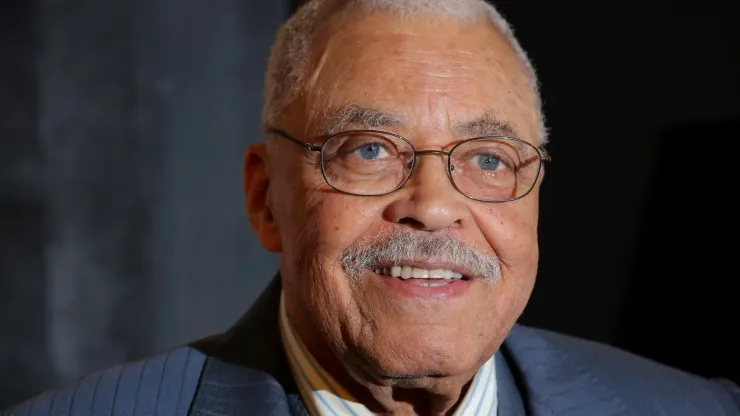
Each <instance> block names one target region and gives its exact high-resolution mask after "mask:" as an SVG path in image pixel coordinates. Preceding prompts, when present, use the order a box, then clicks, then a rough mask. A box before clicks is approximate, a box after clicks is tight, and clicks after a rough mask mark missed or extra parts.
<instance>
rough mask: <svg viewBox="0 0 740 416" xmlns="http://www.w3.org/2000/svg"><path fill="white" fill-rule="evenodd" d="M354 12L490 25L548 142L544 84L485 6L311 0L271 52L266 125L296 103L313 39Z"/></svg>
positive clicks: (467, 1)
mask: <svg viewBox="0 0 740 416" xmlns="http://www.w3.org/2000/svg"><path fill="white" fill-rule="evenodd" d="M345 9H352V10H358V11H360V12H364V13H388V14H391V15H393V16H397V17H400V18H404V19H412V18H414V17H417V16H419V15H434V16H441V17H445V18H449V19H453V20H457V21H461V22H479V21H486V20H487V21H488V22H489V23H491V24H492V25H493V27H494V28H495V29H496V30H498V31H499V32H500V33H501V34H502V35H503V36H504V38H505V39H506V40H507V41H508V43H509V44H510V45H511V47H512V48H513V49H514V51H515V53H516V54H517V56H518V57H519V59H520V61H521V62H522V64H523V65H524V69H525V71H526V75H527V77H528V78H529V80H530V85H531V87H532V90H533V93H534V97H535V106H536V108H535V111H536V113H537V118H538V120H539V124H540V126H539V136H540V137H539V138H538V139H539V145H544V144H545V143H546V142H547V128H546V126H545V117H544V113H543V111H542V99H541V97H540V91H539V83H538V80H537V74H536V72H535V70H534V67H533V65H532V63H531V61H530V59H529V57H528V56H527V54H526V52H525V51H524V49H523V48H522V47H521V45H520V44H519V41H518V40H517V39H516V37H515V36H514V32H513V30H512V28H511V26H510V25H509V23H508V22H507V21H506V19H504V18H503V16H501V14H500V13H499V12H498V10H496V8H495V7H494V6H492V5H491V4H489V3H487V2H486V1H484V0H311V1H308V2H307V3H306V4H304V5H303V6H301V7H300V8H299V9H298V11H297V12H296V13H295V14H294V15H293V16H292V17H291V18H290V19H288V21H287V22H285V23H284V24H283V25H282V26H281V27H280V29H279V30H278V33H277V38H276V40H275V43H274V44H273V46H272V51H271V53H270V58H269V61H268V65H267V73H266V76H265V103H264V108H263V113H262V122H263V124H265V125H267V124H272V125H276V124H278V123H279V121H280V117H281V115H282V112H283V111H284V109H285V108H286V107H287V106H288V104H290V103H291V102H292V101H294V100H295V99H296V97H297V96H298V94H299V91H300V89H301V87H302V83H303V81H304V78H305V76H306V73H307V72H308V70H309V68H308V60H309V59H308V57H309V46H310V44H311V42H312V40H313V36H314V34H315V33H316V32H317V31H318V30H319V29H320V28H321V27H322V25H323V24H324V23H325V22H326V21H328V20H329V17H331V16H332V15H333V14H335V13H337V12H339V11H341V10H345Z"/></svg>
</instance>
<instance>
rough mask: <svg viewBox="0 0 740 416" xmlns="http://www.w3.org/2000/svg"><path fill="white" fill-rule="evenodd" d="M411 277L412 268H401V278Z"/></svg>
mask: <svg viewBox="0 0 740 416" xmlns="http://www.w3.org/2000/svg"><path fill="white" fill-rule="evenodd" d="M410 277H411V266H403V267H402V268H401V278H402V279H408V278H410Z"/></svg>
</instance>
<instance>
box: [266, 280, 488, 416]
mask: <svg viewBox="0 0 740 416" xmlns="http://www.w3.org/2000/svg"><path fill="white" fill-rule="evenodd" d="M279 322H280V336H281V338H282V341H283V348H285V353H286V355H287V357H288V363H289V365H290V370H291V372H292V373H293V378H295V381H296V384H297V385H298V391H299V392H300V394H301V398H302V399H303V403H304V404H305V405H306V407H307V409H308V412H309V414H310V415H311V416H342V415H348V416H371V415H373V413H372V412H370V411H369V410H368V409H367V408H366V407H365V406H364V405H362V404H361V403H359V402H358V401H357V400H356V399H355V398H354V397H352V395H351V394H350V393H349V392H348V391H347V390H346V389H345V388H344V387H342V386H341V385H340V384H339V383H338V382H337V381H336V380H334V378H333V377H332V376H331V375H329V373H327V372H326V370H324V369H323V368H322V367H321V365H319V363H318V362H317V361H316V359H315V358H314V357H313V356H312V355H311V353H310V352H309V351H308V349H307V348H306V346H305V345H304V344H303V342H302V341H301V340H300V338H298V335H297V334H296V332H295V330H294V329H293V327H292V325H291V323H290V320H289V319H288V313H287V312H286V309H285V303H284V301H283V295H282V294H281V295H280V319H279ZM497 408H498V398H497V386H496V363H495V360H494V357H491V359H489V360H488V361H486V363H485V364H483V366H482V367H481V368H480V370H478V373H476V375H475V378H474V379H473V382H472V383H471V385H470V388H469V389H468V392H467V393H466V395H465V398H463V400H462V402H461V403H460V406H459V407H458V409H457V410H456V411H455V413H454V414H453V416H483V415H486V416H488V415H491V416H496V414H497Z"/></svg>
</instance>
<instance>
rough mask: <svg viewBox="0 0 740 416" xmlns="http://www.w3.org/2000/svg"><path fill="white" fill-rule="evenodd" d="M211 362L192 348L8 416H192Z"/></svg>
mask: <svg viewBox="0 0 740 416" xmlns="http://www.w3.org/2000/svg"><path fill="white" fill-rule="evenodd" d="M205 363H206V356H205V355H203V354H202V353H200V352H198V351H197V350H195V349H193V348H189V347H183V348H178V349H175V350H173V351H170V352H168V353H165V354H162V355H159V356H156V357H152V358H149V359H146V360H142V361H138V362H133V363H130V364H125V365H122V366H118V367H113V368H110V369H107V370H104V371H101V372H98V373H95V374H91V375H89V376H86V377H83V378H81V379H79V380H77V381H76V382H74V383H71V384H70V385H68V386H66V387H63V388H60V389H57V390H52V391H48V392H46V393H43V394H41V395H39V396H37V397H35V398H33V399H30V400H28V401H26V402H24V403H21V404H19V405H17V406H15V407H13V408H11V409H8V410H6V411H5V412H0V414H1V415H2V416H6V415H7V416H46V415H70V416H83V415H85V416H86V415H110V414H114V410H115V413H116V414H139V413H141V414H155V413H157V414H167V415H185V414H186V412H187V411H188V409H189V407H190V405H191V401H192V399H193V396H194V394H195V391H196V388H197V386H198V382H199V379H200V376H201V374H202V372H203V368H204V365H205Z"/></svg>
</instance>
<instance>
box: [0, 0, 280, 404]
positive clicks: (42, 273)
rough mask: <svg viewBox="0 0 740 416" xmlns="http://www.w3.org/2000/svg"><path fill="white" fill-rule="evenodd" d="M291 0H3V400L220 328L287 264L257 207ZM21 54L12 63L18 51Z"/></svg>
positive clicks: (0, 72) (0, 216) (0, 99)
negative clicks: (248, 201)
mask: <svg viewBox="0 0 740 416" xmlns="http://www.w3.org/2000/svg"><path fill="white" fill-rule="evenodd" d="M288 12H289V5H288V4H287V2H281V1H262V0H218V1H212V2H211V1H209V2H204V1H200V0H134V1H119V0H95V1H89V0H66V1H58V0H37V1H25V2H20V1H19V2H14V5H10V6H7V7H5V8H4V9H3V10H2V11H0V23H1V24H2V28H0V31H1V32H0V33H2V37H1V38H0V54H1V55H0V56H2V60H3V65H0V75H1V77H0V114H2V123H0V138H2V141H1V142H0V408H3V407H4V406H5V405H8V404H10V403H12V402H15V401H17V400H20V399H22V398H26V397H28V396H29V395H31V394H35V393H37V392H38V391H39V390H41V389H46V388H49V387H51V386H54V385H57V384H61V383H63V382H65V381H68V380H70V379H73V378H75V377H77V376H79V375H81V374H84V373H88V372H90V371H94V370H97V369H100V368H104V367H107V366H110V365H114V364H118V363H121V362H123V361H127V360H132V359H137V358H140V357H142V356H144V355H149V354H152V353H155V352H157V351H161V350H165V349H167V348H170V347H172V346H175V345H177V344H180V343H183V342H185V341H187V340H190V339H193V338H197V337H200V336H204V335H207V334H209V333H212V332H215V331H219V330H222V329H224V328H226V327H227V326H229V325H230V324H231V323H232V322H233V321H234V320H236V319H237V318H238V317H239V316H240V315H241V314H242V313H243V312H244V310H245V308H246V307H248V306H249V304H251V302H252V301H253V299H254V298H255V296H256V295H257V294H259V292H260V291H261V289H262V288H263V286H264V285H265V284H266V283H267V281H268V280H269V279H270V278H271V277H272V276H273V274H274V273H275V271H276V268H277V263H276V259H275V258H274V256H272V255H269V254H266V253H265V251H264V250H262V249H261V247H260V246H259V243H258V241H257V240H256V239H255V238H254V237H253V235H252V233H251V231H250V229H249V225H248V222H247V219H246V217H245V214H244V196H243V193H242V184H241V183H242V175H241V162H242V156H243V151H244V149H245V147H246V145H247V144H248V143H249V142H250V141H255V140H261V136H260V130H259V122H260V106H261V101H262V85H263V82H262V78H263V71H264V67H265V61H266V58H267V55H268V53H269V46H270V44H271V42H272V39H273V37H274V33H275V30H276V28H277V26H278V25H279V23H280V22H281V21H282V20H283V19H284V18H285V17H286V16H287V14H288ZM8 63H10V65H8Z"/></svg>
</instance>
